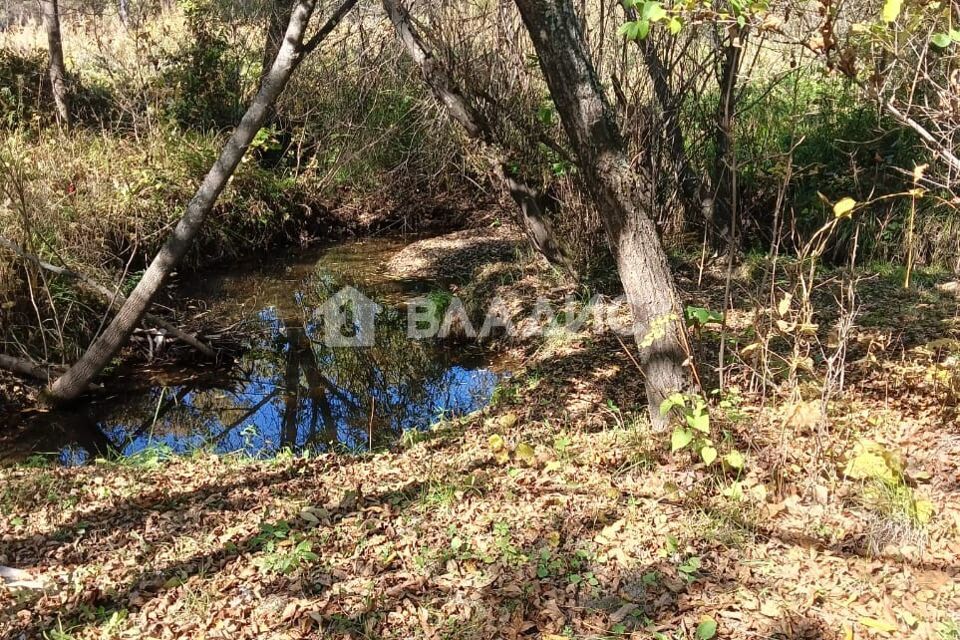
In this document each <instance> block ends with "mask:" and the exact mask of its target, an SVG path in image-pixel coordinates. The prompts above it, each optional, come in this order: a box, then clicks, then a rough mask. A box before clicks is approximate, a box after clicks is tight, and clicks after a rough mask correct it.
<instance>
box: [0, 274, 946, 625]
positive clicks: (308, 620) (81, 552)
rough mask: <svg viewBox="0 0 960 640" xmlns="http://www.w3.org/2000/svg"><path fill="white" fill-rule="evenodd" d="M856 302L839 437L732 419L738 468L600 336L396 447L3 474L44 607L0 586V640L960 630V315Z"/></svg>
mask: <svg viewBox="0 0 960 640" xmlns="http://www.w3.org/2000/svg"><path fill="white" fill-rule="evenodd" d="M528 275H529V274H528ZM506 286H511V287H513V288H514V289H515V290H523V289H524V287H528V288H529V289H530V290H536V289H537V285H536V283H531V282H530V281H529V280H528V278H527V275H524V274H522V273H521V274H514V275H513V276H512V279H511V280H510V282H509V283H508V285H506ZM864 292H865V293H864V296H865V297H864V299H863V309H862V310H861V315H860V319H859V321H858V328H857V330H856V333H855V336H854V338H853V341H852V342H853V344H852V346H851V352H850V354H849V356H848V360H849V366H848V369H849V371H848V376H847V380H846V385H847V386H846V388H847V391H846V392H845V393H844V394H843V395H842V396H839V397H838V398H836V399H835V400H833V401H832V402H831V404H830V408H829V411H828V418H827V420H826V422H825V423H821V422H820V421H819V412H818V411H816V412H814V410H813V409H812V408H811V406H812V405H811V404H810V403H809V402H806V401H804V399H803V394H799V395H797V394H794V395H793V396H791V395H790V394H781V395H780V396H778V395H777V394H769V399H768V401H767V402H766V403H764V404H761V403H760V402H759V401H758V400H756V398H754V397H753V396H751V395H750V394H749V393H747V392H746V390H744V393H743V399H742V400H738V399H737V398H736V397H731V396H727V397H726V398H725V400H726V402H725V403H724V405H723V407H722V408H721V407H719V406H718V407H717V409H716V410H715V411H714V415H713V424H712V427H711V428H712V429H713V430H714V435H715V440H716V444H717V448H719V449H720V453H721V455H722V454H723V453H724V452H727V451H731V450H734V449H736V450H738V451H741V452H743V454H744V457H745V464H744V466H743V468H742V470H737V469H735V468H732V467H730V466H729V465H726V466H723V465H721V464H720V463H719V462H715V463H714V464H713V465H710V466H709V467H708V466H706V465H704V464H703V463H702V461H701V460H700V459H699V458H698V457H697V456H695V455H692V454H691V453H688V452H686V451H682V452H679V453H670V451H669V439H670V438H669V434H653V433H651V432H650V431H649V429H648V427H647V426H646V422H645V420H644V419H643V418H642V416H643V411H644V407H643V402H642V397H643V394H642V391H641V389H642V383H641V380H640V378H639V374H638V373H637V371H636V368H635V367H634V365H633V363H632V362H631V359H630V357H629V356H628V355H627V353H626V352H625V351H624V347H623V346H621V345H620V344H619V343H618V341H616V340H615V338H613V337H610V336H584V337H580V338H576V339H569V338H568V339H560V338H554V339H552V340H547V341H544V342H539V343H537V344H536V345H532V344H525V345H524V344H521V345H516V346H514V347H513V349H514V351H515V353H514V356H515V357H516V358H517V359H519V360H521V361H522V362H523V365H522V366H521V367H519V369H518V371H517V374H516V375H515V376H514V378H513V379H512V380H511V381H510V382H509V383H508V384H505V385H504V386H503V388H501V389H500V390H499V391H498V393H497V395H496V397H495V400H494V403H493V404H492V405H491V406H490V407H489V408H488V409H486V410H485V411H484V412H482V413H480V414H477V415H474V416H470V417H468V418H465V419H462V420H459V421H456V422H447V423H442V424H439V425H436V426H435V427H434V428H433V429H432V430H431V431H430V432H428V433H425V434H424V435H423V436H422V437H419V438H414V437H411V438H408V439H407V440H406V441H405V442H404V443H403V444H402V446H398V448H397V450H395V451H393V452H385V453H377V454H371V455H365V456H358V457H350V456H338V455H323V456H319V457H313V458H310V459H303V458H293V457H287V458H281V459H277V460H273V461H269V462H255V461H250V460H244V459H238V458H233V457H229V456H227V457H213V456H209V455H197V456H195V457H191V458H184V459H171V460H162V459H156V458H152V457H151V456H149V455H145V456H141V457H140V458H139V459H137V460H131V461H128V462H125V463H105V462H104V463H98V464H95V465H91V466H87V467H81V468H72V469H63V468H54V467H25V466H20V467H11V468H6V469H2V470H0V507H2V509H0V514H2V515H0V565H8V566H12V567H16V568H18V569H24V570H26V571H28V572H29V573H30V574H32V575H33V577H35V578H38V579H40V580H42V581H44V582H45V583H46V590H45V591H35V590H15V589H5V588H3V587H0V636H2V637H5V638H7V637H9V638H19V637H28V638H29V637H39V636H41V635H42V634H44V633H46V634H47V635H48V637H53V638H125V637H130V638H136V637H145V638H184V637H195V638H238V637H249V638H301V637H311V638H312V637H331V638H340V637H343V638H347V637H349V638H403V639H407V638H424V639H440V638H477V639H487V638H547V639H550V640H557V639H558V638H614V637H668V638H681V637H691V638H692V637H701V638H709V637H712V636H714V635H715V636H716V637H722V638H870V637H891V638H892V637H920V638H942V639H944V640H947V639H951V638H957V637H960V566H958V562H960V560H958V555H960V504H958V501H957V496H958V490H960V425H958V423H957V419H956V406H955V404H956V397H955V396H951V395H950V391H951V388H950V387H949V384H948V383H949V380H948V379H946V378H944V376H943V375H941V374H942V373H943V371H944V370H946V371H949V370H950V369H949V367H947V365H949V364H950V362H951V361H950V360H949V357H952V356H946V355H943V354H941V352H940V350H938V347H937V345H934V346H933V347H932V348H933V349H934V350H936V351H937V354H932V352H931V348H928V347H929V344H930V342H931V341H932V340H935V339H956V338H957V337H958V326H957V323H956V318H957V309H956V299H953V298H950V297H949V296H940V295H938V294H936V293H935V292H927V293H926V294H924V295H917V293H916V292H901V291H899V289H898V288H897V287H896V286H895V285H892V284H889V283H885V282H884V281H882V280H878V281H873V282H870V283H866V284H865V285H864ZM528 293H529V291H528ZM745 317H746V314H745V313H744V314H741V317H739V320H740V321H742V322H747V321H746V320H744V318H745ZM737 322H738V317H737V316H736V315H732V316H731V318H730V324H731V327H736V326H737ZM747 323H748V322H747ZM705 331H706V330H705ZM701 337H702V338H703V340H704V341H705V342H709V337H705V336H701ZM878 345H879V346H878ZM714 346H715V345H714ZM940 346H943V345H940ZM711 349H712V347H709V346H708V347H706V348H705V351H706V353H707V354H712V353H713V352H712V351H711ZM709 357H713V356H712V355H710V356H709ZM814 414H815V415H814ZM865 436H869V438H870V440H871V441H872V442H873V443H874V444H873V445H869V447H868V446H867V445H865V444H864V443H863V438H864V437H865ZM870 447H872V448H870ZM864 470H866V471H864ZM883 474H888V475H889V476H890V480H891V481H890V482H881V481H879V480H877V479H876V478H874V475H883ZM657 634H663V635H662V636H658V635H657Z"/></svg>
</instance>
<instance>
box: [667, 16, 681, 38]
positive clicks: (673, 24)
mask: <svg viewBox="0 0 960 640" xmlns="http://www.w3.org/2000/svg"><path fill="white" fill-rule="evenodd" d="M667 27H668V28H669V29H670V35H672V36H675V35H677V34H678V33H680V30H681V29H683V23H682V22H680V20H678V19H677V18H670V22H669V23H668V24H667Z"/></svg>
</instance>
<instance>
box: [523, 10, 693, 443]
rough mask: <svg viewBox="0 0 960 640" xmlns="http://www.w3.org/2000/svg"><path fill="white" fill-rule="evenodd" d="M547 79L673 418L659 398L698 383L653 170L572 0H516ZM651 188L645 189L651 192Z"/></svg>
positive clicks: (654, 380) (649, 375) (644, 362)
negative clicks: (600, 74) (631, 141)
mask: <svg viewBox="0 0 960 640" xmlns="http://www.w3.org/2000/svg"><path fill="white" fill-rule="evenodd" d="M515 2H516V4H517V7H518V8H519V9H520V14H521V16H522V18H523V22H524V24H525V25H526V27H527V31H528V32H529V34H530V37H531V39H532V40H533V44H534V47H535V48H536V50H537V54H538V57H539V59H540V67H541V68H542V69H543V73H544V76H545V77H546V80H547V85H548V86H549V88H550V93H551V95H552V96H553V101H554V104H556V106H557V112H558V113H559V115H560V118H561V120H562V121H563V125H564V129H565V130H566V132H567V136H568V137H569V138H570V141H571V143H572V144H573V147H574V151H575V152H576V154H577V157H578V161H579V164H580V170H581V173H582V175H583V178H584V181H585V182H586V186H587V188H588V190H589V191H590V194H591V196H592V198H593V200H594V202H595V204H596V206H597V210H598V212H599V213H600V216H601V218H602V219H603V224H604V228H605V230H606V234H607V239H608V241H609V243H610V248H611V250H612V252H613V255H614V258H615V259H616V262H617V269H618V271H619V273H620V280H621V282H622V283H623V289H624V292H625V293H626V296H627V300H628V302H629V304H630V308H631V310H632V312H633V316H634V322H635V323H636V324H635V327H634V329H635V336H636V339H637V345H638V347H639V350H640V365H641V367H642V369H643V374H644V378H645V386H646V390H647V399H648V400H649V410H650V418H651V421H652V422H653V424H654V426H656V427H663V426H665V424H666V421H665V419H664V418H662V417H661V416H660V412H659V407H660V403H661V402H662V401H663V399H664V398H666V397H667V396H668V395H670V394H671V393H674V392H677V391H687V390H688V389H690V388H691V387H692V381H691V376H690V373H689V371H688V369H687V367H686V365H685V361H686V359H687V354H686V349H685V348H684V344H685V343H684V336H683V332H684V330H685V329H684V325H683V321H682V312H681V308H680V302H679V297H678V295H677V291H676V287H675V285H674V282H673V276H672V275H671V273H670V267H669V265H668V263H667V256H666V254H665V253H664V251H663V247H662V245H661V244H660V239H659V237H658V236H657V231H656V227H655V225H654V223H653V220H652V219H651V216H650V215H649V202H650V201H651V199H650V197H649V196H650V195H651V194H650V190H651V189H652V188H653V184H652V181H651V179H650V177H649V176H648V175H644V174H643V173H639V172H637V171H634V170H633V169H631V167H630V163H629V160H628V158H627V155H626V145H625V143H624V140H623V137H622V136H621V133H620V130H619V128H618V127H617V123H616V119H615V117H614V113H613V109H612V108H611V106H610V104H609V103H608V101H607V97H606V95H605V94H604V92H603V88H602V87H601V85H600V81H599V79H598V78H597V73H596V70H595V69H594V66H593V63H592V62H591V60H590V58H589V56H588V54H587V52H586V47H585V46H584V40H583V34H582V32H581V30H580V21H579V20H578V18H577V16H576V14H575V13H574V11H573V7H572V6H571V4H570V0H515ZM644 192H646V193H644Z"/></svg>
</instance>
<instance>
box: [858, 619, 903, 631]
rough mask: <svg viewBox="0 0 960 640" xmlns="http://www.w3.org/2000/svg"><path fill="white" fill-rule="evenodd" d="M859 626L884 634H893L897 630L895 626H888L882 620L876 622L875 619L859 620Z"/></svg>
mask: <svg viewBox="0 0 960 640" xmlns="http://www.w3.org/2000/svg"><path fill="white" fill-rule="evenodd" d="M860 624H862V625H863V626H865V627H869V628H870V629H876V630H877V631H883V632H884V633H893V632H894V631H896V630H897V625H895V624H890V623H889V622H885V621H883V620H877V619H876V618H860Z"/></svg>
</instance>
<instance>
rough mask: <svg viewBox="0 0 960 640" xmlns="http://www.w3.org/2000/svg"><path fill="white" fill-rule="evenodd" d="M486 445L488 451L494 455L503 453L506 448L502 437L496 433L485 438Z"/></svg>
mask: <svg viewBox="0 0 960 640" xmlns="http://www.w3.org/2000/svg"><path fill="white" fill-rule="evenodd" d="M487 445H488V446H489V447H490V451H493V452H494V453H496V452H498V451H503V448H504V447H505V446H507V445H506V443H505V442H504V441H503V436H501V435H499V434H497V433H495V434H493V435H492V436H490V437H489V438H487Z"/></svg>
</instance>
